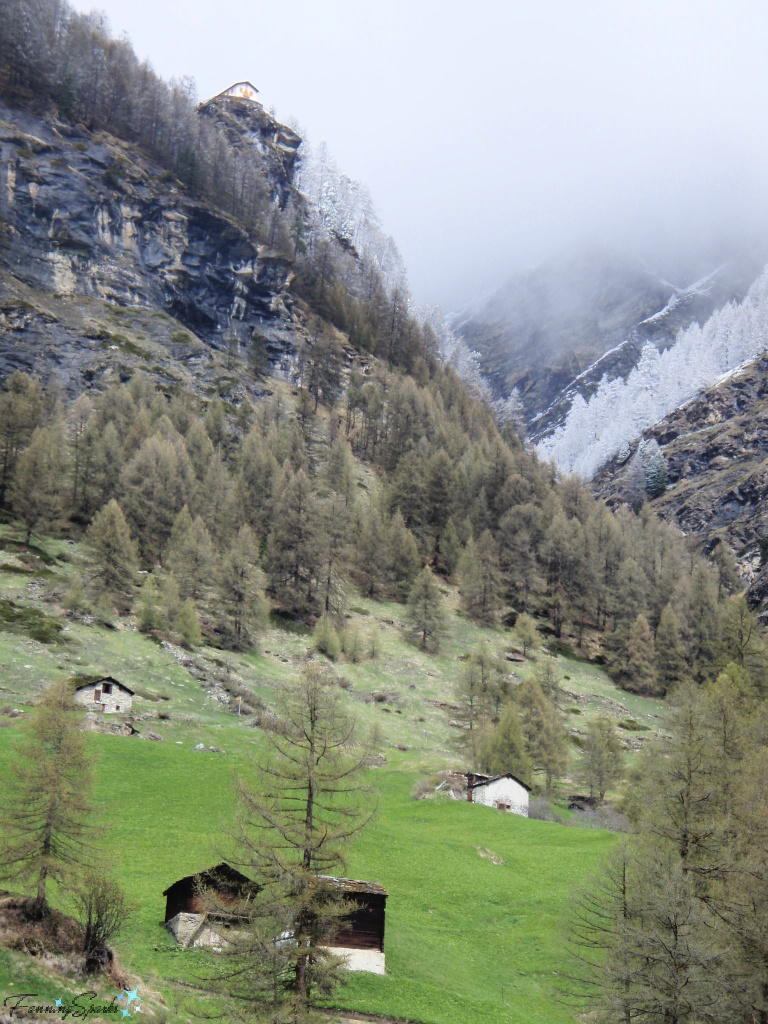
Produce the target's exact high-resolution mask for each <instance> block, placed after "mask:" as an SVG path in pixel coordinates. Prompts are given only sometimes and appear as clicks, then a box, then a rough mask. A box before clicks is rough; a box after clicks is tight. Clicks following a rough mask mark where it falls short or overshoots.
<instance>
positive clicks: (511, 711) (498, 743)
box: [480, 704, 531, 785]
mask: <svg viewBox="0 0 768 1024" xmlns="http://www.w3.org/2000/svg"><path fill="white" fill-rule="evenodd" d="M480 758H481V764H482V767H483V770H484V771H486V772H489V773H490V774H491V775H504V774H505V773H506V772H512V774H513V775H514V776H515V777H516V778H518V779H519V780H520V781H521V782H524V783H525V784H526V785H530V782H531V759H530V757H529V756H528V753H527V751H526V749H525V740H524V739H523V733H522V730H521V728H520V719H519V717H518V714H517V711H516V709H515V706H514V704H507V705H506V706H505V708H504V710H503V711H502V713H501V718H500V719H499V721H498V724H497V725H496V726H495V727H494V728H493V729H492V730H491V731H490V732H489V733H487V734H486V736H485V739H484V741H483V743H482V744H481V747H480Z"/></svg>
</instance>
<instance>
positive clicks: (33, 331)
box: [0, 103, 302, 391]
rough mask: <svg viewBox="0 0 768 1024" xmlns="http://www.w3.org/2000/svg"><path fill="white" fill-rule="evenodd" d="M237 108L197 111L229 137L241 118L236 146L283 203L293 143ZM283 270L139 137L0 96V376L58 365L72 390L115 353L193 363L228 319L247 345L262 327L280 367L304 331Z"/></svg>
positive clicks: (212, 348) (261, 115)
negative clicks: (131, 140)
mask: <svg viewBox="0 0 768 1024" xmlns="http://www.w3.org/2000/svg"><path fill="white" fill-rule="evenodd" d="M240 105H241V104H239V103H235V104H233V105H232V109H231V110H230V109H228V106H227V104H226V103H225V105H224V107H223V108H222V107H221V104H219V105H218V106H216V105H214V107H213V108H211V107H210V105H209V108H208V109H207V110H205V109H204V111H203V113H202V115H201V116H208V117H216V118H217V119H219V120H221V121H223V122H226V124H227V131H228V132H230V133H231V134H232V136H233V137H234V136H235V134H236V133H237V131H238V125H239V130H240V133H241V134H240V142H239V144H240V145H241V146H242V147H247V148H250V150H251V153H250V154H246V155H248V156H249V157H252V154H253V152H254V151H256V150H258V154H259V158H260V159H261V160H262V162H263V164H264V166H266V167H267V168H268V172H269V174H268V180H269V181H270V182H271V185H272V187H273V189H274V194H275V197H277V198H278V200H279V201H280V202H284V201H285V200H286V198H287V196H288V195H289V194H290V190H291V188H292V173H293V168H294V164H295V160H296V152H297V150H298V147H299V144H300V141H301V140H300V139H299V137H298V136H297V135H295V133H293V132H291V131H290V130H289V129H284V128H283V127H282V126H280V125H278V124H277V122H275V121H274V119H273V118H271V117H270V115H268V114H267V113H266V112H265V111H264V110H263V109H262V108H261V107H260V106H258V104H251V105H250V106H251V107H252V108H253V109H252V110H251V111H250V116H248V114H249V112H248V111H247V110H245V111H241V110H240V109H239V106H240ZM235 107H238V109H235ZM253 158H255V157H253ZM291 273H292V270H291V265H290V263H289V262H288V261H287V260H286V259H284V258H283V257H282V256H280V255H279V254H278V253H277V252H275V251H273V250H271V249H270V248H269V247H267V246H265V245H262V244H259V243H258V242H257V241H256V240H255V239H254V237H253V236H251V235H250V234H249V233H248V232H247V231H246V230H244V229H243V228H242V227H241V226H239V225H238V224H237V223H236V222H235V221H234V220H232V219H231V218H229V217H228V216H227V215H226V214H224V213H222V212H220V211H218V210H216V209H214V208H212V207H211V206H209V205H208V204H206V203H205V202H203V201H200V200H197V199H195V198H194V197H193V196H191V195H190V194H189V192H188V191H187V190H186V189H185V188H184V187H183V186H182V185H181V184H180V183H179V182H177V181H175V180H173V179H172V178H170V176H169V175H168V174H167V173H163V172H162V171H161V170H160V169H159V168H158V167H156V166H154V165H152V164H151V162H149V161H147V160H146V159H145V158H143V156H142V155H141V153H140V152H139V151H138V150H137V149H136V148H135V147H132V146H130V145H128V144H126V143H124V142H121V141H118V140H117V139H115V138H113V137H111V136H110V135H108V134H106V133H96V134H91V133H90V132H88V131H87V130H85V129H84V128H82V127H73V126H70V125H65V124H63V123H62V122H60V121H59V120H57V119H56V117H55V116H53V115H52V114H36V113H33V112H30V111H20V110H17V109H11V108H8V107H5V106H2V105H0V379H2V378H4V377H5V376H7V374H8V373H9V372H11V371H12V370H13V369H16V368H22V369H26V370H29V371H34V372H35V373H38V374H40V375H41V376H43V377H47V376H48V374H49V373H50V372H51V371H52V370H53V369H54V368H56V369H57V370H58V371H61V372H63V374H64V377H65V380H66V382H67V386H68V388H69V389H70V390H72V391H75V390H78V389H79V388H80V387H82V385H83V383H84V382H85V381H86V380H89V379H93V378H94V377H96V376H98V375H100V374H101V373H103V372H105V370H106V368H107V365H108V364H109V365H112V363H113V362H114V358H112V357H109V353H115V352H117V353H119V354H120V356H121V358H122V360H123V361H127V362H131V363H135V362H136V361H137V360H138V361H139V362H142V361H143V362H152V363H154V364H157V363H159V364H161V365H162V364H163V362H164V354H168V355H169V356H171V357H172V360H171V361H173V360H176V359H178V358H179V357H181V358H182V360H184V359H187V360H189V359H192V360H198V361H199V362H200V364H201V366H202V365H203V364H204V363H206V362H208V361H210V360H211V359H212V358H213V355H214V354H215V353H216V352H217V351H218V352H222V351H223V349H224V348H225V347H226V346H227V345H228V342H227V341H225V339H226V338H227V336H228V334H229V333H230V332H229V329H230V326H231V325H233V324H234V325H235V326H236V327H237V330H238V334H239V338H240V342H241V343H242V344H247V343H248V341H249V339H250V336H251V335H252V333H253V332H254V331H257V332H258V333H259V334H260V335H262V336H263V337H264V338H265V339H266V346H267V349H268V351H269V354H270V356H271V358H272V360H273V362H274V363H275V364H277V365H278V366H279V365H281V364H282V365H283V366H285V365H286V364H287V363H288V362H290V359H291V357H292V353H293V352H294V350H295V347H296V344H297V340H298V339H299V338H300V336H301V332H302V327H301V322H300V318H299V317H298V316H297V311H296V308H295V304H294V300H293V298H292V296H291V295H290V292H289V284H290V280H291ZM150 314H154V316H152V315H150ZM115 317H117V319H118V321H121V322H122V325H123V326H122V329H120V330H117V329H116V327H117V325H116V324H115V323H114V322H113V321H114V318H115ZM126 317H127V318H128V319H126ZM110 318H113V321H110ZM129 321H130V322H129ZM113 336H117V340H115V338H114V337H113ZM121 339H122V340H121ZM182 365H183V363H182ZM166 369H167V370H168V372H169V373H171V374H173V373H174V372H175V370H173V368H172V366H171V365H170V362H169V363H168V365H167V366H166Z"/></svg>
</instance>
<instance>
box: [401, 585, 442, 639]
mask: <svg viewBox="0 0 768 1024" xmlns="http://www.w3.org/2000/svg"><path fill="white" fill-rule="evenodd" d="M408 621H409V623H410V626H409V633H410V636H411V638H412V640H413V642H414V643H417V644H418V645H419V646H420V647H421V649H422V650H423V651H435V650H437V649H438V648H439V646H440V640H441V638H442V636H443V634H444V633H445V629H446V617H445V612H444V611H443V599H442V597H441V596H440V588H439V587H438V584H437V580H436V579H435V577H434V575H433V573H432V570H431V569H430V568H429V566H425V567H424V568H423V569H422V570H421V572H420V573H419V575H418V576H417V577H416V580H415V582H414V584H413V586H412V587H411V592H410V594H409V595H408Z"/></svg>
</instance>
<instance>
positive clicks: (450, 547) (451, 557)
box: [440, 519, 462, 577]
mask: <svg viewBox="0 0 768 1024" xmlns="http://www.w3.org/2000/svg"><path fill="white" fill-rule="evenodd" d="M461 555H462V546H461V541H460V540H459V535H458V533H457V532H456V527H455V525H454V522H453V519H449V520H448V522H447V523H446V524H445V529H444V530H443V535H442V537H441V538H440V560H441V566H440V567H441V568H442V569H443V570H444V571H445V574H446V576H449V577H450V576H453V574H454V573H455V572H456V570H457V569H458V568H459V562H460V561H461Z"/></svg>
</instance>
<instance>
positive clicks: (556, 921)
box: [0, 527, 664, 1024]
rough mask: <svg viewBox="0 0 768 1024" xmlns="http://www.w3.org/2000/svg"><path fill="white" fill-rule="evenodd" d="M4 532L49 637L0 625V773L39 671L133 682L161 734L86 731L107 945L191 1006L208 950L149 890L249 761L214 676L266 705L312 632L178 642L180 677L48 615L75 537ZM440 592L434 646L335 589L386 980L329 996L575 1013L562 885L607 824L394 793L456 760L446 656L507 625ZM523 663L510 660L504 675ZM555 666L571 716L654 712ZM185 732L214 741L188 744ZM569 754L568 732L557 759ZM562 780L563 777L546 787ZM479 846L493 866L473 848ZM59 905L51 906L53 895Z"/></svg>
mask: <svg viewBox="0 0 768 1024" xmlns="http://www.w3.org/2000/svg"><path fill="white" fill-rule="evenodd" d="M15 536H16V535H15V534H13V533H12V531H11V530H10V529H9V528H7V527H4V528H2V529H1V530H0V563H2V564H0V601H3V600H5V601H12V602H14V607H17V608H27V609H33V608H37V609H39V610H40V611H42V612H43V614H44V615H46V616H50V617H52V618H55V619H58V621H60V622H61V623H62V624H63V629H62V631H61V632H60V633H59V634H58V637H57V638H56V639H55V640H54V642H41V641H40V640H38V639H35V638H34V637H33V636H31V635H30V634H29V630H28V629H27V628H26V627H25V626H24V625H23V623H22V624H21V625H20V624H19V623H18V622H8V621H5V622H0V775H1V774H2V773H3V768H4V766H5V765H6V764H7V758H8V757H9V756H10V752H11V745H12V741H13V739H14V737H15V736H17V735H18V733H19V725H20V723H21V722H22V721H23V717H24V715H25V714H28V713H29V710H30V708H31V707H32V706H33V704H34V703H35V701H36V699H37V697H38V696H39V693H40V691H41V689H42V688H43V687H44V686H45V685H46V684H47V683H48V682H50V681H51V680H52V679H54V678H57V677H61V676H62V675H64V676H72V675H75V674H94V673H97V672H98V673H102V672H103V673H110V674H112V675H115V676H116V677H117V678H119V679H120V680H121V681H123V682H125V683H127V684H128V685H129V686H131V687H132V688H133V689H136V690H137V696H136V698H135V699H134V705H133V713H132V718H133V720H134V722H135V725H136V728H137V729H139V731H140V732H141V733H142V734H143V735H146V734H147V733H148V732H150V731H151V732H153V733H154V734H155V735H156V736H159V737H160V738H161V740H162V742H153V741H151V740H148V739H143V738H138V737H135V736H130V737H129V736H118V735H104V734H97V733H93V734H91V735H89V744H90V745H91V747H92V749H93V750H94V752H95V754H96V755H97V758H98V768H97V778H98V783H97V797H98V800H99V803H100V806H101V808H102V816H103V819H104V821H105V822H106V823H108V825H109V834H108V847H109V851H110V858H111V860H112V862H113V866H114V871H115V873H116V875H117V876H118V878H119V880H120V881H121V883H122V885H123V886H124V888H125V890H126V892H127V894H128V896H129V898H130V900H131V901H132V903H133V904H134V906H135V913H134V914H133V915H132V917H131V918H130V919H129V920H128V922H127V924H126V926H125V928H124V930H123V932H122V933H121V935H120V936H119V938H118V939H117V941H116V943H115V949H116V953H117V956H118V959H119V961H120V963H121V964H122V965H123V966H124V967H125V968H126V969H127V970H128V971H129V972H131V975H133V976H136V977H138V978H139V979H140V982H139V983H140V985H142V986H143V987H144V989H145V990H146V989H149V990H152V991H154V992H156V993H158V994H160V995H162V998H163V999H164V1000H165V1002H166V1003H167V1006H168V1015H169V1016H168V1019H169V1020H176V1019H178V1020H188V1019H189V1020H191V1019H192V1009H193V1008H192V1003H191V998H192V997H191V996H190V989H189V988H188V987H187V985H186V984H185V983H186V982H189V981H193V980H194V979H195V978H197V977H198V976H199V975H200V973H201V972H202V971H203V969H204V957H205V956H206V954H205V953H203V952H201V951H195V950H182V949H180V948H179V947H178V946H177V945H176V944H175V942H174V941H173V940H172V938H171V936H170V935H169V934H168V932H167V931H166V930H165V928H164V927H163V924H162V920H163V917H164V912H165V901H164V897H163V896H162V891H163V889H165V888H166V887H167V886H168V885H170V884H171V883H172V882H174V881H176V880H177V879H178V878H181V877H182V876H184V875H186V874H190V873H192V872H195V871H198V870H201V869H203V868H205V867H207V866H209V865H211V864H213V863H215V862H217V861H218V860H220V859H222V858H225V857H226V853H227V838H226V828H227V822H228V821H230V820H231V819H232V815H233V810H234V797H233V789H234V787H233V776H234V773H235V772H236V771H240V772H246V773H247V772H248V771H249V770H251V769H250V767H249V755H250V754H253V753H256V752H257V751H259V750H261V749H263V745H264V743H265V736H266V734H265V733H264V732H263V731H262V730H261V729H259V728H255V727H254V718H253V717H252V716H242V717H240V718H238V717H237V715H236V713H235V710H234V709H235V707H236V705H235V704H234V701H227V700H226V699H225V700H224V701H222V699H221V694H222V692H223V690H222V687H226V685H227V684H228V681H234V682H236V684H237V686H239V687H241V688H242V687H244V688H245V689H246V690H248V691H249V692H250V693H251V694H252V695H253V699H254V703H255V704H256V705H257V706H259V705H261V706H262V707H263V708H265V709H269V707H270V705H271V703H272V702H273V701H274V690H275V686H276V685H278V684H280V683H281V682H283V681H285V680H286V679H288V678H290V677H291V676H293V675H295V674H296V673H297V672H298V670H299V667H300V664H301V662H302V660H303V659H304V658H305V657H306V653H307V649H308V648H309V647H310V646H311V643H312V638H311V634H310V632H309V631H308V630H306V629H301V628H296V627H289V626H286V625H285V624H282V623H280V621H279V620H272V621H271V622H270V624H269V626H268V628H267V629H266V631H265V632H264V634H263V635H262V637H261V640H260V648H259V651H258V653H248V654H239V655H224V654H223V653H222V652H221V651H216V650H213V649H206V648H204V649H202V650H200V651H198V652H195V654H194V656H193V657H192V660H193V661H194V665H195V667H196V672H195V674H194V675H193V674H192V673H191V672H190V671H189V667H190V663H191V662H190V658H191V656H190V655H189V654H188V653H186V652H182V651H180V650H179V649H177V648H174V647H173V646H172V645H161V644H159V643H158V642H156V641H154V640H153V639H151V638H148V637H147V636H144V635H142V634H140V633H139V632H137V631H136V630H135V629H134V628H132V627H131V626H130V623H128V622H126V621H123V622H122V623H121V624H120V627H121V628H118V629H105V628H102V627H97V626H95V625H93V624H87V623H84V622H75V621H71V620H67V619H65V618H64V617H63V614H62V609H61V605H60V601H61V595H62V594H63V593H65V592H66V586H67V584H68V581H69V579H70V577H71V575H72V573H73V572H74V571H75V570H76V566H77V560H78V557H80V554H79V549H78V548H77V546H76V545H73V544H71V543H68V542H66V541H58V540H56V541H51V542H46V544H45V545H44V549H41V555H42V557H39V558H37V556H35V555H34V553H32V554H30V553H22V552H19V551H18V550H17V549H15V548H14V541H13V537H15ZM445 596H446V602H447V603H448V605H449V607H450V610H451V635H450V638H449V639H447V640H446V642H445V644H444V645H443V647H442V649H441V651H440V653H439V654H437V655H434V656H431V655H428V654H424V653H422V652H420V651H418V650H417V649H416V648H414V647H412V646H411V645H409V644H408V643H407V642H405V640H404V639H403V631H402V621H403V614H404V609H403V607H402V606H398V605H396V604H394V603H384V602H375V601H369V600H364V599H362V598H359V597H356V596H354V597H351V598H350V602H349V604H350V607H349V611H348V616H349V618H348V620H347V621H348V623H349V624H351V625H354V626H355V627H356V628H357V629H358V630H359V632H360V634H361V636H362V637H364V638H365V637H368V636H369V635H370V634H371V632H372V631H373V630H374V629H375V631H376V637H377V640H376V645H377V655H376V657H375V658H374V659H366V660H363V661H361V662H360V663H358V664H351V663H349V662H343V661H341V662H338V663H337V664H336V665H335V666H334V669H335V671H336V672H337V674H338V675H339V677H340V681H341V682H340V685H341V686H342V690H343V694H344V700H345V701H346V702H347V705H348V708H349V710H351V711H352V712H354V714H355V715H356V717H357V719H358V723H359V728H360V731H361V734H362V735H364V736H370V735H371V734H372V732H373V734H374V735H375V736H376V737H377V748H378V751H379V753H380V755H381V757H380V761H381V766H380V767H378V768H375V769H373V770H372V771H371V773H370V774H371V779H370V781H371V784H372V785H373V786H374V787H375V789H376V790H377V792H378V794H379V797H378V810H377V813H376V817H375V820H374V822H373V823H372V824H371V825H369V826H368V827H367V828H366V829H365V830H364V831H363V832H362V833H360V834H359V835H358V837H357V838H356V839H355V841H354V842H353V844H352V846H351V847H350V849H349V854H348V858H349V859H348V867H347V871H348V873H349V874H350V875H351V876H353V877H357V878H365V879H370V880H372V881H377V882H380V883H381V884H382V885H384V886H385V887H386V889H387V890H388V892H389V894H390V896H389V901H388V907H387V921H386V941H385V951H386V957H387V976H386V977H383V978H382V977H376V976H373V975H363V974H353V975H350V980H349V984H348V985H346V986H345V987H344V988H343V989H341V990H339V992H338V993H337V996H336V999H335V1004H334V1005H336V1006H338V1007H339V1008H345V1009H351V1010H359V1011H363V1012H368V1013H375V1014H382V1015H387V1016H393V1017H397V1018H403V1019H406V1020H414V1021H422V1022H424V1024H474V1022H477V1024H481V1022H482V1024H486V1022H491V1024H492V1022H496V1021H499V1022H501V1021H514V1022H516V1024H528V1022H530V1024H539V1022H541V1024H544V1022H546V1024H558V1022H561V1021H562V1022H563V1024H565V1022H568V1021H573V1020H574V1019H575V1018H574V1016H573V1011H572V1010H571V1009H569V1008H568V1007H567V1006H566V1005H564V1004H563V1003H562V1002H560V1001H559V1000H558V998H557V992H556V973H555V972H556V971H557V970H558V969H559V968H561V967H562V965H563V915H564V913H565V911H566V909H567V907H568V904H569V899H570V894H571V893H572V891H573V890H574V888H576V887H577V886H578V885H579V884H580V883H582V882H583V881H584V880H585V879H586V878H587V877H588V876H589V874H590V872H591V871H592V870H593V869H595V868H596V867H597V865H598V864H599V861H600V859H601V857H602V856H603V855H604V854H605V853H606V851H608V850H609V849H610V848H611V846H612V844H613V843H614V842H615V839H616V837H615V836H614V835H612V834H610V833H607V832H603V831H590V830H582V829H577V828H569V827H564V826H562V825H559V824H554V823H550V822H542V821H534V820H528V819H524V818H519V817H517V816H515V815H505V814H503V813H500V812H498V811H495V810H492V809H489V808H484V807H478V806H473V805H470V804H467V803H464V802H462V801H454V800H451V799H450V798H448V797H434V798H432V799H428V800H419V801H417V800H414V799H413V798H412V796H411V791H412V788H413V785H414V782H415V781H416V780H417V779H419V778H420V777H422V776H424V775H425V774H430V773H432V772H434V771H436V770H438V769H441V768H446V767H452V768H456V769H458V770H461V769H462V768H464V769H466V768H467V767H469V765H467V764H466V763H465V762H464V758H463V755H462V754H461V752H460V747H459V743H458V739H459V735H460V733H459V729H458V728H457V726H456V723H455V714H456V707H455V693H454V688H455V684H456V681H457V679H458V676H459V673H460V671H461V665H462V661H461V659H462V658H463V657H465V656H466V654H467V653H468V651H469V650H470V649H471V647H472V646H473V645H474V644H475V643H477V642H478V640H480V639H482V638H486V639H490V640H492V641H493V642H494V643H496V644H498V645H499V646H500V647H502V648H504V649H512V648H513V647H514V642H513V638H512V636H511V634H510V633H509V631H508V630H504V629H503V628H502V627H498V628H496V629H495V630H483V629H481V628H479V627H477V626H476V625H474V624H473V623H472V622H471V621H470V620H468V619H467V618H466V617H464V616H463V615H461V614H460V613H459V611H458V608H457V597H456V594H455V592H454V591H453V590H450V589H449V588H446V594H445ZM542 656H543V654H539V655H538V657H542ZM530 667H531V666H530V665H525V664H520V663H510V669H511V670H512V671H513V672H514V673H515V674H517V676H518V678H523V677H524V675H525V673H526V672H528V671H529V670H530ZM557 670H558V674H559V675H560V677H561V680H562V686H563V688H564V690H565V691H566V697H565V701H564V710H565V713H566V720H567V724H568V726H569V727H575V728H577V729H579V730H581V729H583V728H584V724H585V722H587V721H588V720H589V718H590V717H591V716H592V715H595V714H600V713H608V714H610V715H611V717H613V718H614V719H615V720H616V721H617V722H621V721H622V720H627V719H631V720H632V721H633V722H634V723H635V726H636V728H637V730H638V731H639V733H640V735H651V734H652V732H653V731H655V730H657V729H659V728H660V727H662V726H663V713H664V709H663V705H661V703H660V702H659V701H654V700H649V699H645V698H641V697H637V696H633V695H631V694H627V693H624V692H622V691H620V690H618V689H617V688H616V687H615V686H614V685H613V684H612V682H611V681H610V679H608V677H607V676H606V675H605V674H604V672H603V671H602V670H601V669H600V668H599V667H598V666H596V665H595V664H593V663H587V662H584V661H580V660H575V659H572V658H563V657H558V658H557ZM18 712H21V714H19V713H18ZM111 717H112V718H114V719H119V718H121V717H122V716H111ZM452 723H453V724H452ZM637 734H638V733H637V732H633V733H632V734H631V735H632V736H636V735H637ZM199 743H203V744H205V745H206V747H208V746H215V747H217V748H219V750H220V752H212V751H209V750H204V751H198V750H195V749H194V748H195V746H196V745H197V744H199ZM578 757H579V751H578V747H577V745H575V744H574V745H573V748H572V769H571V773H572V772H573V768H574V767H575V765H576V763H577V759H578ZM573 786H574V782H573V780H572V779H566V780H564V781H563V782H562V784H561V790H560V792H561V795H564V794H567V793H568V792H573ZM479 847H481V848H485V849H486V850H489V851H491V852H492V853H493V854H494V855H495V857H496V858H497V859H501V861H503V863H501V864H499V863H495V862H494V860H492V859H489V858H487V857H483V856H481V855H480V853H479V852H478V848H479ZM60 903H61V906H62V909H65V910H66V909H67V906H66V894H61V900H60ZM22 969H23V970H24V971H26V970H28V969H32V968H31V967H28V966H24V965H22V966H20V961H19V960H18V958H17V959H15V960H8V958H7V956H6V954H5V953H3V955H2V957H0V983H2V982H3V979H4V977H5V975H7V976H8V977H10V976H11V975H12V974H13V972H14V971H16V972H19V971H22Z"/></svg>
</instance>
